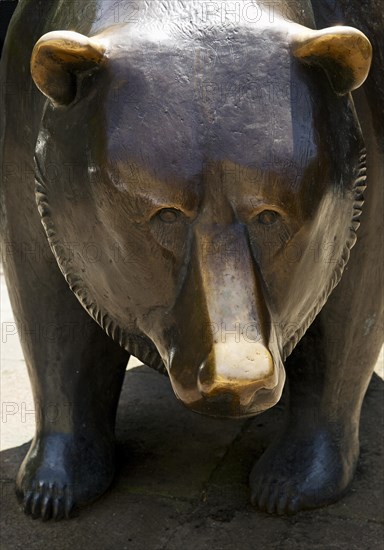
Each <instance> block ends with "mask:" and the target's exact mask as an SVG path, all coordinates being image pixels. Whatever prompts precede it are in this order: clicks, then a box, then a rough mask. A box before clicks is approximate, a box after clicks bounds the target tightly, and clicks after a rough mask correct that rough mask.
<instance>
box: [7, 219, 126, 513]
mask: <svg viewBox="0 0 384 550" xmlns="http://www.w3.org/2000/svg"><path fill="white" fill-rule="evenodd" d="M39 229H40V231H42V228H41V226H40V227H39ZM29 244H30V248H29V249H30V250H36V246H37V245H36V242H35V243H32V242H31V243H29ZM12 246H13V250H12V252H13V253H12V257H10V258H8V261H6V262H5V264H6V265H5V268H6V276H7V279H8V282H9V283H10V284H9V290H10V299H11V303H12V306H13V310H14V314H15V318H16V320H17V323H18V328H19V333H20V334H21V335H22V338H21V340H22V346H23V351H24V355H25V359H26V363H27V366H28V370H29V375H30V380H31V385H32V390H33V395H34V401H35V410H36V435H35V437H34V439H33V441H32V444H31V448H30V450H29V452H28V454H27V456H26V457H25V459H24V461H23V463H22V465H21V467H20V470H19V473H18V475H17V480H16V490H17V495H18V497H19V500H20V501H21V503H22V505H23V508H24V510H25V512H26V513H27V514H31V515H32V516H33V517H42V518H43V519H49V518H51V517H52V518H55V519H59V518H61V517H69V516H70V515H71V514H72V513H73V512H74V509H75V508H76V507H77V506H81V505H84V504H86V503H88V502H90V501H92V500H94V499H96V498H97V497H98V496H100V495H101V494H102V493H103V492H104V491H105V490H106V489H107V488H108V487H109V485H110V483H111V481H112V479H113V475H114V470H115V460H114V449H115V442H114V424H115V415H116V408H117V403H118V398H119V394H120V390H121V386H122V382H123V379H124V372H125V369H126V365H127V362H128V359H129V354H128V353H127V352H126V351H124V350H123V349H121V348H120V347H119V346H118V345H117V344H116V343H115V342H113V341H112V340H111V339H110V338H109V337H108V336H107V335H106V334H105V333H104V331H103V330H102V329H101V328H100V327H99V326H98V325H97V324H96V323H95V322H94V321H93V320H92V319H91V318H90V317H89V315H88V314H87V313H86V312H85V310H84V309H83V308H82V306H81V305H80V304H79V302H78V301H77V299H76V297H75V296H74V295H73V293H72V292H71V291H70V289H69V287H68V285H67V283H66V281H65V280H64V278H63V276H62V275H61V273H60V271H59V269H58V267H57V265H56V263H55V261H54V258H53V256H52V255H51V252H50V250H49V248H48V245H47V243H46V242H43V241H40V243H38V247H40V246H41V247H43V248H41V249H40V252H41V251H42V250H44V255H42V257H41V258H39V261H37V262H36V261H35V263H34V264H33V262H32V261H29V259H28V258H26V257H25V256H24V257H23V261H21V258H22V256H21V254H22V249H25V241H16V240H13V241H12ZM31 260H33V258H31ZM35 260H36V258H35ZM32 264H33V265H32ZM11 283H12V284H11Z"/></svg>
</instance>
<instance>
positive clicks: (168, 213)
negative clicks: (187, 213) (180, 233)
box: [157, 208, 182, 223]
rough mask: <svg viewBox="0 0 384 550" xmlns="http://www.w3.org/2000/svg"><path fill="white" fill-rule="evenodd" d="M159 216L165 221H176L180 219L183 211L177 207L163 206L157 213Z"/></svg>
mask: <svg viewBox="0 0 384 550" xmlns="http://www.w3.org/2000/svg"><path fill="white" fill-rule="evenodd" d="M157 216H158V218H159V219H160V220H161V221H162V222H163V223H175V222H177V221H178V220H179V219H180V217H181V216H182V213H181V212H180V210H176V209H175V208H163V209H162V210H160V211H159V212H158V213H157Z"/></svg>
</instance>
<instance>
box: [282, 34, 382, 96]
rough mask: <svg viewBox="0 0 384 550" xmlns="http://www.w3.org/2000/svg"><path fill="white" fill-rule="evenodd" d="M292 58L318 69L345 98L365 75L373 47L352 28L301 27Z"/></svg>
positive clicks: (296, 36) (368, 67) (362, 80)
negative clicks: (324, 73)
mask: <svg viewBox="0 0 384 550" xmlns="http://www.w3.org/2000/svg"><path fill="white" fill-rule="evenodd" d="M293 55H294V56H295V57H297V58H298V59H300V60H301V61H303V62H304V63H307V64H309V65H318V66H320V67H321V68H322V69H323V70H324V71H325V72H326V74H327V76H328V79H329V81H330V83H331V86H332V88H333V90H334V91H335V92H336V94H338V95H344V94H347V93H348V92H351V91H352V90H355V89H356V88H358V87H359V86H361V84H362V83H363V82H364V80H365V79H366V78H367V76H368V72H369V69H370V66H371V60H372V46H371V43H370V41H369V40H368V38H367V37H366V36H365V34H363V33H362V32H360V31H358V30H357V29H354V28H353V27H343V26H336V27H329V28H327V29H322V30H315V31H314V30H311V29H307V28H303V32H302V33H299V34H297V35H295V38H294V43H293Z"/></svg>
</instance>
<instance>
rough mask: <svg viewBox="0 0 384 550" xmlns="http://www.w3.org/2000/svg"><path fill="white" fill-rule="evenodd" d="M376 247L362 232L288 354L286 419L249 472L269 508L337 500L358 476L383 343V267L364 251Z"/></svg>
mask: <svg viewBox="0 0 384 550" xmlns="http://www.w3.org/2000/svg"><path fill="white" fill-rule="evenodd" d="M374 247H375V242H374V240H372V241H371V243H369V240H368V239H365V241H364V239H363V243H361V246H359V243H358V245H357V246H356V247H355V249H356V250H355V249H353V251H352V252H353V253H356V255H354V256H352V257H351V261H350V263H349V264H348V271H347V273H345V274H344V276H343V279H342V281H341V283H340V284H339V286H338V287H337V288H336V289H335V290H334V292H333V293H332V294H331V296H330V297H329V299H328V302H327V304H326V305H325V307H324V308H323V310H322V311H321V313H320V315H319V316H318V317H317V318H316V320H315V321H314V323H313V324H312V326H311V327H310V328H309V330H308V331H307V333H306V335H305V336H304V338H303V339H302V341H301V342H299V344H298V346H297V347H296V349H295V350H294V352H293V353H292V355H291V356H290V357H289V358H288V360H287V362H286V369H287V378H288V381H289V399H290V410H289V415H288V418H287V420H286V425H285V427H284V430H283V432H282V433H281V434H280V436H279V437H278V438H277V439H276V441H275V442H274V443H272V445H271V446H270V448H268V449H267V450H266V452H265V453H264V454H263V456H262V457H261V459H260V460H259V461H258V462H257V463H256V464H255V466H254V468H253V470H252V473H251V477H250V485H251V499H252V502H253V503H254V504H255V505H256V506H257V507H258V508H259V509H261V510H263V511H267V512H269V513H278V514H285V513H295V512H297V511H299V510H301V509H309V508H315V507H319V506H324V505H327V504H330V503H332V502H335V501H336V500H338V499H339V498H340V497H341V496H342V495H343V493H344V492H345V491H346V489H347V488H348V486H349V484H350V482H351V480H352V477H353V474H354V471H355V468H356V464H357V460H358V455H359V422H360V411H361V405H362V402H363V398H364V395H365V392H366V389H367V387H368V384H369V381H370V378H371V375H372V373H373V369H374V366H375V362H376V360H377V357H378V354H379V352H380V347H381V343H382V328H381V327H382V326H383V304H382V293H381V289H380V287H381V284H380V279H381V273H380V270H375V269H374V268H373V266H374V263H373V262H369V261H367V258H366V257H364V256H365V254H368V255H369V254H370V253H372V249H373V251H374ZM363 248H364V251H362V249H363ZM359 249H360V250H359ZM376 254H377V247H376ZM379 263H380V262H379ZM380 265H381V264H380ZM356 281H360V282H361V287H360V288H359V287H358V286H357V285H356ZM364 281H365V282H366V284H364Z"/></svg>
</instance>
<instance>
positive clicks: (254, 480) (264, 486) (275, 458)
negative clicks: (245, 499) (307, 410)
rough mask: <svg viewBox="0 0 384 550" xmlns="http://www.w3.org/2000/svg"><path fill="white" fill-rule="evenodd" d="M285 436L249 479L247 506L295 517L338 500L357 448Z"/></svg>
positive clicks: (322, 437)
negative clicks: (249, 497)
mask: <svg viewBox="0 0 384 550" xmlns="http://www.w3.org/2000/svg"><path fill="white" fill-rule="evenodd" d="M335 439H336V438H334V439H333V438H332V437H331V434H330V433H327V432H324V431H322V432H320V431H319V432H318V433H316V434H315V435H313V434H312V436H310V437H309V436H307V437H304V436H298V435H297V434H295V433H294V432H293V433H292V432H290V433H289V432H288V433H286V434H285V435H284V436H283V437H282V438H281V439H280V440H278V441H277V442H276V443H274V444H272V445H271V447H270V448H269V449H267V451H266V452H265V453H264V454H263V456H262V457H261V459H260V460H259V461H258V462H257V463H256V465H255V466H254V468H253V470H252V472H251V475H250V488H251V502H252V504H253V505H254V506H256V507H257V508H259V510H261V511H263V512H267V513H270V514H278V515H283V514H295V513H297V512H298V511H300V510H307V509H311V508H317V507H321V506H325V505H327V504H331V503H333V502H335V501H336V500H338V499H339V498H340V497H341V496H342V495H343V493H344V492H345V491H346V489H347V488H348V486H349V483H350V481H351V480H352V477H353V474H354V470H355V466H356V462H357V457H358V444H357V443H351V444H349V445H346V444H345V442H344V441H343V443H341V442H340V441H337V440H335Z"/></svg>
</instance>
